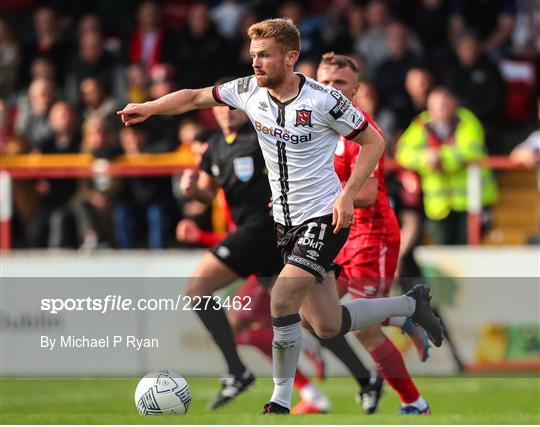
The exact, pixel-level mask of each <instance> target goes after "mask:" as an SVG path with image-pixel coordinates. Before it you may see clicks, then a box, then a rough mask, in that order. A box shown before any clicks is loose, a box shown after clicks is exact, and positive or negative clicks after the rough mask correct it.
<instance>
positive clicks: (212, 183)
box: [180, 105, 283, 409]
mask: <svg viewBox="0 0 540 427" xmlns="http://www.w3.org/2000/svg"><path fill="white" fill-rule="evenodd" d="M213 113H214V117H215V118H216V121H217V123H218V125H219V127H220V129H221V132H216V133H214V134H213V136H211V137H210V138H209V141H208V148H207V150H206V152H205V153H204V155H203V157H202V161H201V164H200V165H199V169H200V171H199V172H198V173H197V172H196V171H193V170H188V171H186V172H184V174H183V175H182V178H181V180H180V189H181V191H182V193H183V194H184V195H185V196H186V197H189V198H191V199H195V200H198V201H200V202H202V203H205V204H208V205H210V204H211V203H212V201H213V200H214V198H215V196H216V192H217V189H218V188H219V187H221V188H223V190H224V193H225V196H226V199H227V202H228V206H229V212H230V216H231V219H232V221H234V223H235V225H236V229H235V231H234V232H232V233H230V234H229V235H228V236H226V237H224V238H223V239H222V240H221V241H220V242H219V243H217V244H216V245H214V246H213V247H212V248H211V249H210V250H209V252H208V253H206V254H205V255H204V256H203V258H202V260H201V261H200V263H199V265H198V266H197V267H196V268H195V271H194V272H193V274H192V277H190V279H189V281H188V283H187V286H186V294H187V295H188V296H190V297H191V298H195V297H201V298H202V297H205V296H210V295H212V294H213V293H214V292H215V291H217V290H219V289H222V288H224V287H226V286H228V285H230V284H231V283H233V282H234V281H236V280H237V279H238V278H239V277H248V276H250V275H251V274H256V275H258V276H259V277H261V278H265V279H266V280H270V278H271V277H275V276H277V274H278V273H279V271H280V270H281V268H282V267H283V261H282V259H281V256H280V254H279V251H278V250H277V249H276V245H275V243H274V241H275V237H274V231H273V222H272V218H271V216H270V212H269V209H268V200H269V199H270V188H269V186H268V180H267V176H266V166H265V164H264V159H263V156H262V153H261V150H260V148H259V146H258V144H257V135H256V133H255V132H254V131H253V127H252V126H251V123H249V120H248V118H247V116H246V115H245V114H244V113H243V112H242V111H240V110H230V109H229V108H228V107H226V106H221V105H218V106H214V107H213ZM262 254H264V256H263V255H262ZM201 305H202V304H201ZM202 308H203V309H201V310H200V311H196V313H197V314H198V315H199V317H200V319H201V321H202V322H203V324H204V326H205V327H206V329H207V330H208V331H209V332H210V334H211V336H212V338H213V340H214V342H215V343H216V344H217V346H218V347H219V349H220V350H221V352H222V354H223V357H224V359H225V362H226V363H227V367H228V375H227V376H225V377H224V379H223V384H222V389H221V391H220V392H219V393H218V395H217V396H216V398H215V399H214V400H213V401H212V402H211V403H210V405H209V407H210V409H216V408H219V407H220V406H223V405H225V404H226V403H228V402H230V401H231V400H232V399H234V398H235V397H236V396H237V395H238V394H239V393H241V392H242V391H244V390H246V389H247V388H248V387H249V386H250V385H251V384H252V383H253V382H254V381H255V377H254V376H253V374H252V373H251V372H250V371H249V370H248V369H247V368H246V366H245V365H244V363H243V362H242V361H241V359H240V357H239V355H238V352H237V350H236V346H235V343H234V338H233V333H232V331H231V327H230V324H229V321H228V319H227V316H226V315H225V311H224V310H223V308H218V307H217V306H214V305H213V304H209V305H208V307H207V308H206V309H204V307H202Z"/></svg>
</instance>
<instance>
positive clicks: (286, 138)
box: [255, 121, 311, 144]
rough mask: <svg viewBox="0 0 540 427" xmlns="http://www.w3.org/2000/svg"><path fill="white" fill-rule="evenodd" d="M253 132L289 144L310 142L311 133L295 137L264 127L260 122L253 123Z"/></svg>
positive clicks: (285, 132) (285, 131)
mask: <svg viewBox="0 0 540 427" xmlns="http://www.w3.org/2000/svg"><path fill="white" fill-rule="evenodd" d="M255 130H256V131H257V132H261V133H263V134H265V135H271V136H275V137H276V138H279V139H281V140H283V141H285V142H291V143H293V144H298V143H300V142H310V141H311V132H309V133H308V134H304V135H297V134H294V133H291V132H289V131H288V130H286V129H281V128H273V127H269V126H264V125H263V124H262V123H261V122H257V121H256V122H255Z"/></svg>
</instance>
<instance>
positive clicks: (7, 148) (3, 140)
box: [0, 98, 38, 246]
mask: <svg viewBox="0 0 540 427" xmlns="http://www.w3.org/2000/svg"><path fill="white" fill-rule="evenodd" d="M12 110H13V109H12V108H10V107H9V104H8V102H7V101H6V100H5V99H3V98H0V156H4V155H11V154H21V153H24V152H25V151H26V150H27V147H26V145H25V144H24V141H23V140H22V139H21V138H20V137H18V136H17V135H16V134H15V131H14V129H13V120H12V117H13V111H12ZM11 185H12V193H13V207H14V209H13V211H14V216H13V223H12V224H13V228H12V230H13V235H14V239H13V241H14V244H15V245H21V246H24V238H23V237H22V236H24V235H25V233H26V229H27V227H28V224H29V223H30V221H31V220H32V218H33V217H34V215H35V213H36V211H37V204H38V199H37V194H36V191H35V188H34V181H32V180H27V179H18V180H13V181H12V183H11Z"/></svg>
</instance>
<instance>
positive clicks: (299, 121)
mask: <svg viewBox="0 0 540 427" xmlns="http://www.w3.org/2000/svg"><path fill="white" fill-rule="evenodd" d="M294 126H295V127H297V126H309V127H313V124H312V123H311V110H304V109H302V110H296V123H295V124H294Z"/></svg>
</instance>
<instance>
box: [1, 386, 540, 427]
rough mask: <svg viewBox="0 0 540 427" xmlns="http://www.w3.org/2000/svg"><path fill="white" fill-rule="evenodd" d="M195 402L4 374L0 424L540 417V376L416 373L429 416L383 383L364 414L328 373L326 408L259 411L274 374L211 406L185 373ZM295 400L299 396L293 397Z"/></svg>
mask: <svg viewBox="0 0 540 427" xmlns="http://www.w3.org/2000/svg"><path fill="white" fill-rule="evenodd" d="M188 382H189V384H190V386H191V390H192V393H193V402H192V405H191V408H190V411H189V413H188V414H187V415H186V416H153V417H143V416H140V415H138V414H137V413H136V411H135V404H134V402H133V392H134V390H135V386H136V384H137V380H135V379H13V378H4V379H1V380H0V422H1V423H2V424H161V423H163V424H398V423H399V424H540V379H539V378H538V376H536V377H531V378H509V377H508V378H469V377H460V378H423V379H419V380H417V384H418V386H419V387H420V389H421V391H422V393H423V395H424V396H425V398H426V399H427V400H428V401H429V402H430V404H431V407H432V410H433V415H431V416H429V417H428V416H398V415H397V414H396V413H397V410H398V407H399V402H398V399H397V397H396V395H395V393H394V392H393V391H392V390H389V388H388V387H386V389H385V390H386V391H385V393H384V396H383V398H382V401H381V406H380V410H379V413H378V414H376V415H372V416H366V415H363V414H362V412H361V410H360V407H359V406H358V405H357V404H356V403H355V402H354V394H355V392H356V391H357V387H356V385H355V383H354V382H353V381H352V380H350V379H348V378H330V379H328V380H327V381H325V382H323V383H321V384H319V385H320V388H321V389H322V390H323V391H324V392H325V393H327V394H328V395H329V397H330V398H331V400H332V405H333V406H332V411H331V412H330V413H329V414H325V415H303V416H298V415H291V416H266V417H261V416H259V415H258V413H259V412H260V410H261V408H262V406H263V405H264V403H266V400H267V399H268V397H269V396H270V393H271V390H272V388H271V387H272V380H271V379H268V378H264V379H263V378H260V379H258V380H257V383H256V385H255V386H254V387H252V388H251V389H250V390H248V391H247V392H246V393H244V394H242V395H241V396H240V397H239V398H238V399H237V400H236V401H234V402H233V403H231V404H230V405H228V406H226V407H224V408H221V409H219V410H217V411H214V412H210V411H208V410H207V409H206V405H207V403H208V401H209V400H210V399H211V398H212V397H213V396H214V393H216V391H217V390H218V383H217V381H216V380H215V379H200V378H198V379H195V378H188ZM297 399H298V397H297V396H295V401H296V400H297Z"/></svg>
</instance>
